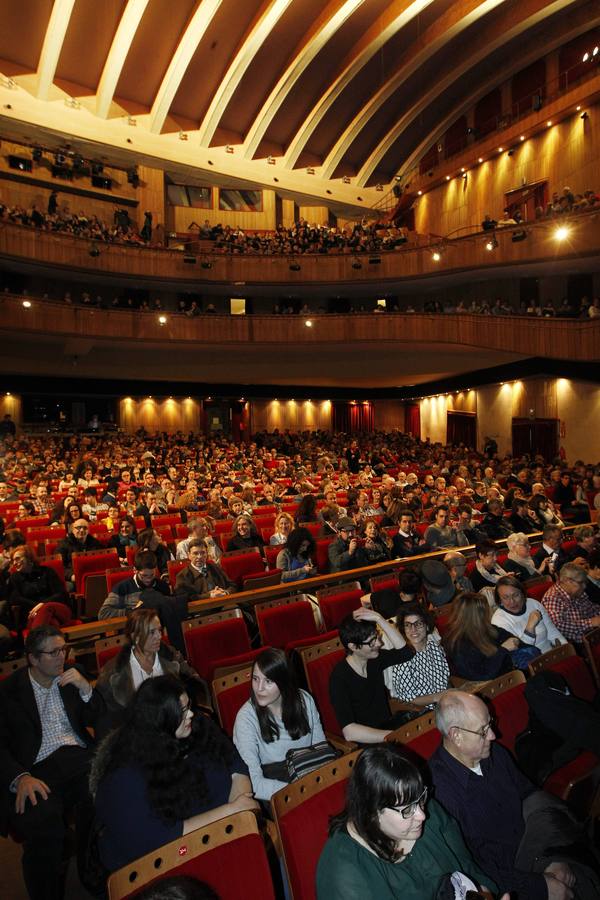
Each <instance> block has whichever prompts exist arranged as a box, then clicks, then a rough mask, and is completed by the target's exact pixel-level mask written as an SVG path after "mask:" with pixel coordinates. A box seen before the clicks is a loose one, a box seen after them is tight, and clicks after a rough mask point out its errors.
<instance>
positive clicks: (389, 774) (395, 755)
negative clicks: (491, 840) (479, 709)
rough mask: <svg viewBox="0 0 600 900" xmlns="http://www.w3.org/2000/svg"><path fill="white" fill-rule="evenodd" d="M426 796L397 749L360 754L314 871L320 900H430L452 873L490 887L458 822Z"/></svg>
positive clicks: (415, 772) (394, 746)
mask: <svg viewBox="0 0 600 900" xmlns="http://www.w3.org/2000/svg"><path fill="white" fill-rule="evenodd" d="M427 794H428V791H427V788H426V786H425V784H424V782H423V778H422V775H421V772H420V771H419V769H418V768H417V766H416V764H415V763H414V762H413V761H412V760H411V759H408V758H407V756H406V755H405V751H404V749H403V748H402V747H400V746H399V745H397V744H393V743H388V744H375V745H373V746H372V747H368V748H367V749H366V750H363V752H362V753H361V755H360V756H359V758H358V759H357V760H356V762H355V764H354V768H353V770H352V775H351V776H350V781H349V782H348V788H347V792H346V807H345V809H344V810H343V812H341V813H340V814H339V815H338V816H335V817H334V818H333V819H332V820H331V823H330V828H329V840H328V841H327V843H326V844H325V848H324V850H323V853H322V854H321V858H320V860H319V865H318V868H317V898H318V900H375V898H377V900H396V898H402V900H435V898H436V897H440V896H442V895H441V893H439V890H440V886H441V884H443V883H444V882H445V880H446V879H447V878H449V876H450V875H451V874H452V873H454V872H461V873H463V875H465V876H467V877H468V878H470V879H471V880H472V881H473V882H475V885H474V887H475V889H477V887H478V886H481V887H482V888H483V889H484V890H486V889H487V888H484V887H483V886H484V885H489V886H490V887H495V885H493V882H492V881H491V879H489V878H488V877H487V876H486V875H485V874H484V873H483V872H482V871H481V870H480V869H479V867H478V866H477V865H476V864H475V862H474V861H473V859H472V857H471V855H470V853H469V851H468V849H467V847H466V845H465V843H464V840H463V838H462V835H461V833H460V829H459V826H458V824H457V823H456V822H455V821H454V819H452V818H450V816H449V815H448V814H447V813H446V812H444V810H443V809H442V807H441V806H439V804H438V803H436V801H435V800H429V801H428V799H427ZM426 810H427V812H426ZM450 896H452V895H450ZM503 900H508V894H506V895H505V897H504V898H503Z"/></svg>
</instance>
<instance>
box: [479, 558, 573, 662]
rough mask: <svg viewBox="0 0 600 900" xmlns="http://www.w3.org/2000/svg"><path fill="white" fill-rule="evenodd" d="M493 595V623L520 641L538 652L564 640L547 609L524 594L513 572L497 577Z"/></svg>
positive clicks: (542, 651) (549, 648)
mask: <svg viewBox="0 0 600 900" xmlns="http://www.w3.org/2000/svg"><path fill="white" fill-rule="evenodd" d="M494 596H495V598H496V603H497V604H498V609H497V610H496V611H495V612H494V615H493V616H492V625H496V626H497V627H498V628H504V630H505V631H509V632H510V633H511V634H512V635H514V636H515V637H517V638H519V640H520V641H522V643H523V644H528V645H529V646H530V647H537V648H538V650H539V651H540V653H546V651H547V650H551V649H552V648H553V647H555V646H556V644H566V643H567V641H566V638H564V637H563V635H562V634H561V633H560V631H559V630H558V628H557V627H556V625H555V624H554V622H553V621H552V619H551V618H550V616H549V615H548V613H547V612H546V609H545V608H544V607H543V606H542V604H541V603H538V601H537V600H533V599H532V598H531V597H528V596H527V595H526V593H525V590H524V589H523V585H522V584H521V582H520V581H519V580H518V579H517V578H513V576H512V575H505V576H504V578H499V579H498V581H497V582H496V587H495V590H494Z"/></svg>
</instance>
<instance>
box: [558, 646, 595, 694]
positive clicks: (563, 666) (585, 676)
mask: <svg viewBox="0 0 600 900" xmlns="http://www.w3.org/2000/svg"><path fill="white" fill-rule="evenodd" d="M550 668H551V669H552V671H553V672H560V674H561V675H562V676H563V678H564V679H565V681H566V682H567V684H568V685H569V687H570V688H571V690H572V692H573V693H574V694H575V696H576V697H579V698H580V699H581V700H587V702H588V703H593V702H594V698H595V696H596V687H595V685H594V681H593V679H592V676H591V673H590V670H589V669H588V667H587V666H586V664H585V662H584V661H583V659H581V657H580V656H569V657H567V658H566V659H563V660H561V661H560V662H557V663H553V664H552V666H551V667H550Z"/></svg>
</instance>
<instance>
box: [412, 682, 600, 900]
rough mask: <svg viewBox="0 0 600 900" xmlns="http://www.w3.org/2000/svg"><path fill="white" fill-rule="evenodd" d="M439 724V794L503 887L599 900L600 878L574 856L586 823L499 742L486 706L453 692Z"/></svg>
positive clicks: (551, 898) (434, 763)
mask: <svg viewBox="0 0 600 900" xmlns="http://www.w3.org/2000/svg"><path fill="white" fill-rule="evenodd" d="M436 724H437V727H438V728H439V730H440V731H441V733H442V746H441V747H439V748H438V749H437V750H436V751H435V753H434V754H433V756H432V757H431V759H430V763H429V765H430V769H431V773H432V777H433V784H434V787H435V796H436V798H437V800H438V801H439V803H440V804H441V805H442V806H443V807H444V809H445V810H446V811H447V812H448V813H449V814H450V815H451V816H452V817H453V819H454V820H456V821H458V822H459V823H460V828H461V832H462V834H463V837H464V839H465V842H466V844H467V847H468V848H469V850H470V851H471V853H472V854H473V857H474V859H475V861H476V862H477V864H478V865H479V866H481V868H482V869H483V870H484V871H485V872H487V873H489V875H490V876H491V878H492V879H493V880H494V881H495V882H496V884H497V886H498V888H499V890H501V891H507V892H510V896H511V897H516V898H518V900H538V898H539V900H570V898H573V897H575V896H576V897H578V898H579V897H580V898H582V900H583V898H586V900H593V898H594V897H595V896H597V891H598V889H599V888H600V882H599V881H598V880H597V877H596V876H595V875H594V873H593V871H592V870H590V869H589V868H588V867H587V866H585V867H584V866H582V865H581V864H579V863H577V862H575V861H574V860H571V859H570V856H569V847H570V846H574V845H576V844H577V845H580V846H581V845H582V844H583V843H584V841H585V833H584V830H583V828H582V826H580V825H579V824H578V823H577V822H576V821H575V820H574V818H573V815H572V813H571V812H570V811H569V810H568V808H567V806H566V805H565V804H563V803H562V801H560V800H558V799H557V798H556V797H554V796H552V795H550V794H546V793H545V792H543V791H539V790H537V789H536V787H535V785H534V784H532V783H531V782H530V781H529V780H528V779H527V778H526V777H525V776H524V775H523V774H522V773H521V772H520V771H519V769H518V768H517V766H516V764H515V763H514V761H513V759H512V757H511V755H510V753H508V751H507V750H505V749H504V747H502V746H500V745H499V744H498V743H496V740H495V738H496V735H495V733H494V725H493V722H492V720H491V718H490V712H489V710H488V708H487V706H486V705H485V703H484V702H483V701H482V700H481V699H480V698H479V697H476V696H474V695H472V694H466V693H464V692H462V691H449V692H448V693H447V694H445V695H444V696H443V697H442V699H441V701H440V703H439V704H438V706H437V710H436ZM506 896H508V894H507V895H506Z"/></svg>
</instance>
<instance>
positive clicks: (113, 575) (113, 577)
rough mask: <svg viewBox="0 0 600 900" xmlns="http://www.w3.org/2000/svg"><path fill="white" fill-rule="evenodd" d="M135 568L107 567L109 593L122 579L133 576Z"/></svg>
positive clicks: (107, 588)
mask: <svg viewBox="0 0 600 900" xmlns="http://www.w3.org/2000/svg"><path fill="white" fill-rule="evenodd" d="M134 571H135V570H134V569H133V568H127V569H121V568H119V569H107V570H106V590H107V593H109V594H110V592H111V591H112V590H113V589H114V587H115V585H116V584H118V583H119V582H120V581H125V579H126V578H133V574H134Z"/></svg>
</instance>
